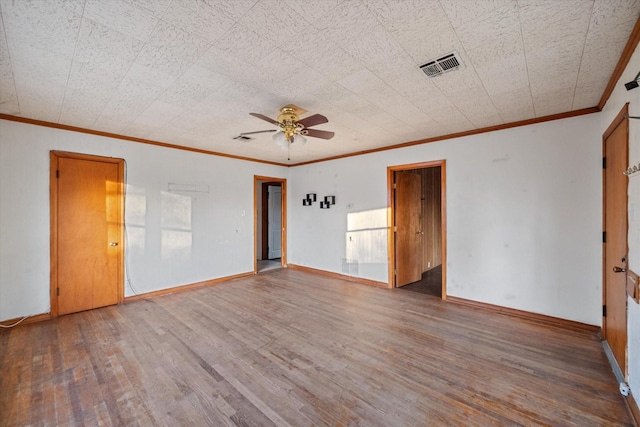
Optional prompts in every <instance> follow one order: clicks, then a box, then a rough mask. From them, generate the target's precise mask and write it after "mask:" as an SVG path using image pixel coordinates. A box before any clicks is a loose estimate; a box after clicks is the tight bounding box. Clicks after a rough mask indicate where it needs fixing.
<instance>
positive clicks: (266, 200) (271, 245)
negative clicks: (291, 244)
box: [254, 176, 287, 273]
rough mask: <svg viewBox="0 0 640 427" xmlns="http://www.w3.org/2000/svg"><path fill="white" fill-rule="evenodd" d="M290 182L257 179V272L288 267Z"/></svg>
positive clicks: (280, 179)
mask: <svg viewBox="0 0 640 427" xmlns="http://www.w3.org/2000/svg"><path fill="white" fill-rule="evenodd" d="M286 186H287V182H286V179H283V178H272V177H264V176H255V177H254V205H255V208H254V212H255V214H254V230H255V233H254V236H255V239H254V240H255V242H254V245H255V252H254V255H255V256H254V272H255V273H260V272H264V271H269V270H273V269H277V268H282V267H286V265H287V263H286V242H287V240H286V217H287V216H286V206H287V204H286Z"/></svg>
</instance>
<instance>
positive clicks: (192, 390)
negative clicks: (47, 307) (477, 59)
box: [0, 269, 633, 427]
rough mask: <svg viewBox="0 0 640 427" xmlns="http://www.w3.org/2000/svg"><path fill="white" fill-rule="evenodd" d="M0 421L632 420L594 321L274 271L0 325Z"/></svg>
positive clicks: (322, 422) (415, 422)
mask: <svg viewBox="0 0 640 427" xmlns="http://www.w3.org/2000/svg"><path fill="white" fill-rule="evenodd" d="M0 392H1V395H0V414H2V415H1V416H0V425H2V426H5V425H6V426H21V425H78V426H79V425H167V426H173V425H211V426H222V425H225V426H245V425H247V426H256V425H260V426H321V425H330V426H352V425H367V426H390V425H393V426H415V425H438V426H440V425H464V426H483V427H484V426H501V425H530V426H546V425H550V426H565V425H566V426H575V425H577V426H632V425H633V422H632V420H631V418H630V414H629V413H628V412H627V408H626V407H625V404H624V401H623V398H622V397H621V396H620V393H619V392H618V389H617V384H616V381H615V377H614V376H613V374H612V372H611V369H610V367H609V365H608V361H607V358H606V356H605V354H604V352H603V349H602V346H601V344H600V342H599V340H598V337H597V334H596V333H594V332H592V331H584V330H575V329H571V330H570V329H564V328H562V327H558V326H555V325H549V324H543V323H540V322H537V321H534V320H531V319H521V318H514V317H508V316H506V315H501V314H495V313H490V312H487V311H485V310H482V309H478V308H474V307H467V306H463V305H459V304H449V303H447V302H445V301H442V300H440V299H438V298H435V297H432V296H429V295H425V294H420V293H416V292H410V291H402V290H389V289H380V288H374V287H369V286H364V285H360V284H356V283H352V282H346V281H341V280H339V279H335V278H330V277H326V276H319V275H314V274H311V273H307V272H302V271H294V270H288V269H281V270H277V271H270V272H268V273H266V274H261V275H258V276H253V277H244V278H240V279H236V280H233V281H230V282H227V283H222V284H219V285H217V286H214V287H203V288H199V289H194V290H191V291H186V292H181V293H176V294H170V295H165V296H160V297H156V298H152V299H149V300H137V301H132V302H128V303H126V304H124V305H120V306H112V307H105V308H101V309H97V310H92V311H87V312H83V313H77V314H73V315H68V316H62V317H60V318H58V319H54V320H51V321H48V322H44V323H34V324H30V325H24V326H20V327H17V328H14V329H11V330H8V331H4V332H2V333H0Z"/></svg>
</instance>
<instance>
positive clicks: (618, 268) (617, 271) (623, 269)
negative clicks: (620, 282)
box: [613, 267, 627, 273]
mask: <svg viewBox="0 0 640 427" xmlns="http://www.w3.org/2000/svg"><path fill="white" fill-rule="evenodd" d="M625 271H627V269H626V268H622V267H613V272H614V273H624V272H625Z"/></svg>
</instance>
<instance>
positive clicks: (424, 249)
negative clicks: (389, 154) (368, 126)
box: [387, 160, 446, 299]
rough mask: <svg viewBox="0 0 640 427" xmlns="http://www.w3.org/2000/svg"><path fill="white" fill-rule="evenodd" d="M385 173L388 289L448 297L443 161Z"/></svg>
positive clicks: (400, 168)
mask: <svg viewBox="0 0 640 427" xmlns="http://www.w3.org/2000/svg"><path fill="white" fill-rule="evenodd" d="M387 171H388V185H389V207H390V209H389V212H390V214H389V230H390V232H389V255H390V256H389V284H390V287H393V288H400V287H402V288H403V289H406V290H411V291H415V292H420V293H424V294H429V295H432V296H436V297H438V298H442V299H446V232H445V223H446V215H445V161H444V160H440V161H434V162H426V163H416V164H409V165H401V166H394V167H389V168H388V170H387Z"/></svg>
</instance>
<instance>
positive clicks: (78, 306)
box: [50, 151, 124, 317]
mask: <svg viewBox="0 0 640 427" xmlns="http://www.w3.org/2000/svg"><path fill="white" fill-rule="evenodd" d="M50 166H51V177H50V181H51V182H50V196H51V199H50V200H51V206H50V209H51V212H50V213H51V316H52V317H56V316H58V315H62V314H69V313H76V312H79V311H84V310H90V309H93V308H98V307H104V306H107V305H113V304H118V303H120V302H122V300H123V297H124V268H123V266H124V249H123V244H122V243H123V242H124V239H123V230H124V227H123V220H124V192H123V183H124V160H122V159H113V158H108V157H98V156H91V155H85V154H76V153H65V152H59V151H52V152H51V157H50Z"/></svg>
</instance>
